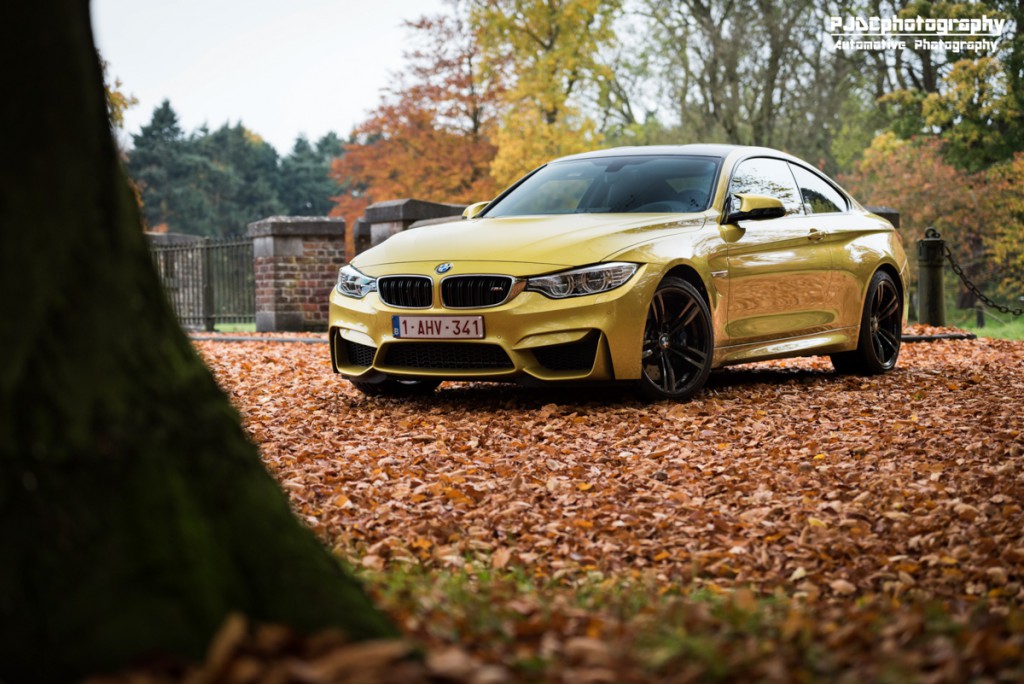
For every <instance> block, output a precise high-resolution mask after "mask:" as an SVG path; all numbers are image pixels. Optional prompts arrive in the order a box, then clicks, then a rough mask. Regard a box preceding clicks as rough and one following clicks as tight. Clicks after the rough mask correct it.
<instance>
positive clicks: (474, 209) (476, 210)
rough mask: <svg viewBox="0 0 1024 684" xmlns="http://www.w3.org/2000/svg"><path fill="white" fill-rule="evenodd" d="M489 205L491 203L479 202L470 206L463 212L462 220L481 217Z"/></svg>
mask: <svg viewBox="0 0 1024 684" xmlns="http://www.w3.org/2000/svg"><path fill="white" fill-rule="evenodd" d="M488 204H490V202H477V203H476V204H470V205H469V206H468V207H466V209H465V210H464V211H463V212H462V218H464V219H471V218H476V217H477V216H479V215H480V212H481V211H483V210H484V207H486V206H487V205H488Z"/></svg>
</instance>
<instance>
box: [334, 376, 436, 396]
mask: <svg viewBox="0 0 1024 684" xmlns="http://www.w3.org/2000/svg"><path fill="white" fill-rule="evenodd" d="M349 382H351V383H352V385H353V386H354V387H355V388H356V389H357V390H359V391H360V392H362V393H363V394H365V395H366V396H368V397H424V396H427V395H429V394H433V393H434V390H436V389H437V386H438V385H440V384H441V381H440V380H405V379H398V378H387V379H386V380H384V381H383V382H360V381H359V380H350V381H349Z"/></svg>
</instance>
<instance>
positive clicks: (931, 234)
mask: <svg viewBox="0 0 1024 684" xmlns="http://www.w3.org/2000/svg"><path fill="white" fill-rule="evenodd" d="M924 234H925V237H927V238H938V237H939V231H937V230H935V229H934V228H929V229H928V230H926V231H925V232H924ZM942 251H943V253H944V254H945V256H946V261H948V262H949V265H950V266H951V267H952V268H953V273H956V274H957V276H959V278H960V280H962V281H963V283H964V286H965V287H966V288H967V289H968V290H970V291H971V293H972V294H973V295H974V296H975V297H977V298H978V299H980V300H981V301H982V302H983V303H984V304H985V305H986V306H989V307H991V308H993V309H995V310H996V311H999V312H1000V313H1004V314H1012V315H1014V316H1022V315H1024V307H1021V308H1016V309H1011V308H1010V307H1008V306H1006V305H1005V304H998V303H996V302H994V301H992V300H991V299H990V298H989V297H987V296H986V295H985V293H984V292H982V291H981V290H980V289H979V288H978V286H977V285H975V284H974V283H973V282H972V281H971V279H970V278H968V277H967V274H965V273H964V269H963V268H962V267H961V266H960V264H958V263H957V261H956V259H954V258H953V253H952V252H951V251H950V250H949V245H948V244H946V243H945V242H943V243H942Z"/></svg>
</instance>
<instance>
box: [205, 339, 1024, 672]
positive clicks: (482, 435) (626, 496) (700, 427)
mask: <svg viewBox="0 0 1024 684" xmlns="http://www.w3.org/2000/svg"><path fill="white" fill-rule="evenodd" d="M196 346H197V348H198V349H199V350H200V352H201V353H202V355H203V357H204V358H205V359H206V361H207V362H208V363H209V364H210V366H211V367H212V368H213V370H214V372H215V374H216V376H217V378H218V381H219V382H220V383H221V385H222V386H223V387H224V388H225V390H226V391H227V392H228V393H229V394H230V395H231V397H232V400H233V402H234V403H235V405H236V406H237V407H238V409H239V410H240V412H241V413H242V416H243V420H244V423H245V425H246V428H247V430H248V432H249V434H250V435H251V437H252V439H253V441H254V442H256V443H257V444H258V445H259V446H260V449H261V452H262V455H263V458H264V461H265V462H266V464H267V466H268V468H269V469H270V471H271V472H272V473H273V475H274V476H275V477H276V478H277V479H278V481H279V482H280V483H281V485H282V486H283V488H284V489H285V491H286V492H287V493H288V495H289V497H290V499H291V502H292V505H293V507H294V509H295V511H296V513H297V514H298V515H299V516H300V517H301V518H302V519H303V520H305V521H306V522H307V524H309V526H310V527H311V528H312V529H314V530H315V531H316V533H317V534H318V535H319V536H320V537H321V539H323V540H324V542H325V543H327V544H328V545H329V546H330V547H332V548H334V549H335V551H336V552H337V553H338V554H339V555H340V556H342V557H344V558H345V559H347V560H348V561H349V562H350V563H351V564H352V565H354V566H356V567H359V568H362V569H363V572H364V573H365V574H366V575H367V576H369V577H380V576H385V575H389V574H392V575H393V574H394V573H396V572H405V571H409V572H425V573H428V574H429V573H435V575H434V576H437V575H436V573H455V574H458V573H469V574H470V575H471V576H478V575H479V574H480V573H484V572H490V573H510V572H515V573H522V576H524V577H526V578H530V579H531V581H538V580H543V582H545V583H547V584H546V585H545V586H548V587H555V588H552V589H550V591H551V592H553V593H551V594H550V596H549V597H548V598H550V599H551V600H552V601H553V602H554V603H556V604H557V603H558V600H568V599H566V597H567V596H573V593H574V591H575V590H574V587H576V588H577V589H578V588H579V586H581V582H582V583H583V584H584V585H586V586H588V587H598V588H600V587H601V586H604V584H603V583H610V584H608V585H607V586H608V587H614V586H616V583H617V582H620V581H631V582H640V583H641V584H644V585H645V586H651V585H653V586H659V587H662V588H663V589H664V591H682V592H684V593H693V592H704V593H705V594H706V595H708V596H712V597H714V596H722V595H729V596H730V597H732V598H731V599H730V600H735V597H737V596H739V597H743V599H744V600H746V598H747V597H748V594H747V593H742V594H739V593H736V592H737V591H742V592H749V597H750V598H751V600H752V601H762V600H764V599H765V598H766V597H767V598H770V597H775V598H776V599H777V600H780V601H783V603H785V604H786V605H790V603H789V602H794V603H792V605H794V606H796V605H799V606H803V607H805V608H807V611H806V612H800V611H797V613H794V614H795V615H796V617H793V618H792V619H791V622H792V624H790V623H787V622H786V620H787V619H788V618H787V617H785V616H783V617H780V618H779V625H780V629H781V630H783V631H785V630H790V632H791V634H790V636H791V637H793V635H799V634H804V633H805V631H806V630H810V631H809V632H807V633H808V634H813V635H815V636H814V639H815V640H818V639H826V637H827V642H828V643H829V644H831V643H832V642H835V643H836V644H842V643H846V642H847V641H858V640H867V642H870V643H879V644H881V643H884V642H885V639H884V635H883V634H873V633H871V629H873V628H872V625H875V627H877V628H878V629H883V628H891V629H894V630H895V631H896V633H898V634H899V635H902V634H905V633H906V634H910V635H911V636H908V637H906V638H907V639H908V640H909V639H911V637H912V636H913V635H914V634H918V633H922V634H923V633H924V632H922V631H921V630H920V629H918V628H917V627H915V625H918V624H919V623H920V624H923V622H921V621H922V620H924V618H922V617H921V612H920V611H921V610H922V606H928V605H938V606H941V610H942V611H945V612H946V613H948V615H949V616H951V619H954V620H960V621H961V623H962V624H966V622H965V620H967V617H966V616H970V615H974V614H975V613H977V611H981V612H982V614H984V615H987V616H990V618H991V619H992V620H995V621H996V622H998V629H996V628H993V631H992V632H991V634H995V635H998V636H992V637H991V638H992V643H989V642H988V641H986V639H988V638H989V637H987V636H985V635H986V634H989V633H988V632H985V631H981V632H978V634H979V635H980V636H978V638H979V639H981V641H980V642H978V643H974V642H971V644H969V645H970V646H971V648H972V649H973V650H972V651H971V652H972V653H981V652H982V651H984V652H985V653H988V654H989V655H991V654H992V653H997V654H999V653H1001V654H1002V655H1001V656H999V657H995V658H994V660H993V662H999V663H1004V664H1005V662H1006V661H1007V660H1008V661H1009V662H1011V664H1012V663H1013V662H1016V663H1017V667H1018V669H1017V670H1016V672H1017V673H1018V674H1019V673H1020V672H1021V670H1020V658H1021V657H1022V656H1021V647H1022V643H1021V632H1022V626H1021V618H1020V614H1021V613H1020V609H1021V606H1022V602H1024V588H1022V582H1024V512H1022V505H1024V470H1022V467H1021V466H1022V464H1024V438H1022V435H1021V433H1022V431H1024V418H1022V417H1021V407H1022V406H1024V343H1021V342H1011V341H1000V340H988V339H981V340H977V341H941V342H935V343H930V344H913V345H906V346H904V348H903V352H902V355H901V358H900V363H899V366H898V368H897V369H896V371H895V372H892V373H890V374H887V375H884V376H876V377H867V378H864V377H851V376H840V375H836V374H834V373H833V372H832V371H831V366H830V365H829V363H828V361H827V359H821V358H809V359H794V360H785V361H774V362H767V363H760V364H753V365H749V366H742V367H736V368H733V369H726V370H723V371H720V372H716V373H715V374H713V375H712V378H711V380H710V381H709V384H708V387H707V389H705V391H704V392H703V393H702V394H701V395H699V397H698V398H697V399H695V400H694V401H691V402H689V403H683V404H678V403H672V402H661V403H652V404H648V403H643V402H641V401H639V400H637V399H636V398H634V397H633V396H631V395H630V394H629V393H628V392H626V391H624V390H623V389H621V388H619V389H615V388H613V389H602V390H598V389H591V388H584V389H580V388H575V389H554V388H544V389H523V388H518V387H515V386H506V385H499V384H489V383H472V384H459V383H446V384H445V385H442V387H441V389H440V390H439V391H438V392H437V393H436V394H435V395H433V396H431V397H429V398H425V399H415V400H409V399H406V400H392V399H370V398H366V397H363V396H362V395H361V394H359V393H358V392H357V391H356V390H355V389H354V388H353V387H352V386H351V385H350V384H349V383H347V382H346V381H344V380H342V379H341V378H340V377H339V376H336V375H334V374H332V373H331V372H330V361H329V355H328V350H327V346H326V345H317V344H308V345H307V344H281V343H269V342H268V343H264V342H248V343H219V342H197V343H196ZM371 584H372V582H371ZM559 586H560V587H562V589H561V590H559V589H557V587H559ZM597 590H599V589H595V591H597ZM545 591H548V590H547V589H546V590H545ZM559 591H562V592H563V593H562V594H559V593H558V592H559ZM659 591H661V590H659ZM540 596H541V599H540V601H541V603H537V601H538V598H537V597H536V596H532V597H527V599H528V600H526V601H525V602H524V605H523V606H521V608H522V610H521V611H519V614H520V615H521V617H522V620H521V622H520V624H511V625H504V626H502V628H501V629H502V631H501V633H502V634H505V636H506V637H507V638H506V640H505V641H504V642H501V643H475V644H472V650H473V651H474V652H475V654H477V655H479V656H480V657H482V658H484V659H485V660H490V661H492V662H499V663H503V664H505V665H509V666H511V667H513V668H514V669H515V671H517V672H520V673H522V671H523V670H522V663H523V662H525V661H528V660H529V659H530V658H531V657H538V658H543V657H549V659H550V657H553V656H552V654H555V655H556V656H557V659H559V660H565V661H572V662H575V661H581V662H582V661H585V660H586V659H587V658H588V657H590V656H587V655H586V653H588V652H589V651H588V650H587V649H588V648H590V647H593V646H594V645H593V644H590V643H589V642H587V643H584V642H582V641H575V642H572V641H571V640H572V639H577V638H584V637H585V638H590V639H595V640H597V642H599V643H604V644H606V645H607V644H609V643H612V644H614V643H616V642H618V643H624V637H623V636H622V634H618V635H617V634H616V633H615V629H612V627H614V626H615V625H618V627H616V629H619V628H621V625H622V624H623V622H622V621H621V620H619V621H616V620H610V621H605V622H607V624H604V623H602V624H597V623H595V625H590V626H588V625H589V623H588V622H587V620H588V619H589V618H588V617H587V616H586V615H585V614H584V616H583V617H579V616H577V618H574V619H573V620H569V619H568V618H566V621H565V623H564V624H548V623H546V622H544V620H546V619H548V618H544V620H541V622H542V623H543V625H541V627H543V629H541V627H538V629H541V634H540V636H539V637H538V638H537V639H534V640H533V641H531V637H530V635H529V634H528V633H527V634H522V635H521V634H519V633H518V632H517V630H520V629H522V628H523V625H528V624H529V621H530V619H531V615H534V616H536V615H539V614H544V615H549V616H550V607H549V606H544V605H542V603H543V601H544V600H546V599H544V598H543V594H541V595H540ZM559 596H561V599H559V598H558V597H559ZM552 597H553V598H552ZM419 598H422V597H418V599H419ZM506 598H507V600H508V601H515V600H516V595H515V594H512V595H510V596H509V597H506ZM531 601H532V602H533V603H531ZM384 603H385V604H387V601H384ZM416 605H418V602H413V603H409V602H405V603H403V601H402V600H401V599H394V598H392V599H391V604H390V606H388V605H386V607H390V609H391V610H392V612H393V614H394V615H395V616H396V618H397V619H398V621H399V622H400V623H401V624H402V625H403V626H404V627H405V629H406V630H408V631H409V632H410V633H411V634H412V635H413V636H416V637H418V638H421V639H424V640H425V641H426V643H427V644H428V645H429V646H431V647H434V648H437V647H439V646H441V645H442V644H444V643H456V642H459V641H466V640H467V638H466V637H467V635H466V634H461V633H445V634H438V630H436V629H435V630H432V629H431V627H430V625H429V624H427V623H428V622H429V620H428V619H425V617H424V616H425V615H428V614H429V613H430V611H429V606H427V607H425V608H424V612H423V613H422V614H419V615H417V613H416V608H415V606H416ZM901 607H905V608H901ZM506 608H508V607H507V606H506ZM441 610H442V611H443V607H442V608H441ZM794 610H795V609H794ZM801 610H803V609H801ZM511 613H512V614H515V613H516V606H514V605H513V606H512V608H511ZM815 614H817V615H819V616H820V622H819V623H815V625H814V626H813V627H808V626H807V625H804V624H803V622H802V621H803V620H806V619H808V615H815ZM913 616H917V617H913ZM593 617H594V619H595V620H598V622H601V621H602V620H604V618H601V617H600V616H599V615H596V614H595V615H594V616H593ZM903 618H906V620H909V623H908V624H907V625H903V626H902V627H893V625H897V624H899V620H901V619H903ZM971 619H972V620H974V619H975V618H971ZM872 620H875V622H872ZM570 622H571V623H572V626H571V628H570V626H569V623H570ZM698 622H699V621H698ZM829 624H831V625H833V629H832V631H831V632H829V631H828V630H827V629H826V626H827V625H829ZM970 624H972V625H974V624H976V623H975V622H971V623H970ZM908 625H909V626H908ZM886 626H887V627H886ZM862 629H863V630H865V632H866V633H861V632H860V631H858V630H862ZM915 629H917V632H915V631H914V630H915ZM822 630H825V631H822ZM851 630H853V631H852V632H851ZM528 631H529V629H528V628H527V632H528ZM848 632H850V633H849V634H848ZM549 633H551V634H553V635H554V636H551V637H550V638H548V637H546V636H545V635H547V634H549ZM545 638H547V639H548V641H547V642H544V639H545ZM794 638H796V637H794ZM808 638H811V637H808ZM552 639H553V640H554V641H553V642H552V641H551V640H552ZM982 642H984V643H982ZM517 643H531V644H534V646H530V647H529V648H528V649H527V650H528V651H530V652H522V649H519V650H517ZM570 643H572V644H574V645H573V646H572V648H570V646H569V644H570ZM823 643H824V642H823ZM892 643H893V644H894V646H893V647H898V646H899V643H900V642H899V639H898V638H897V639H895V640H894V641H893V642H892ZM929 643H930V642H929ZM943 643H945V642H943ZM953 643H954V642H953V641H950V642H949V644H947V645H948V646H949V648H953V646H952V645H950V644H953ZM933 647H934V648H938V649H939V650H940V651H941V650H942V648H946V646H942V645H941V644H940V645H938V646H935V645H934V644H933V646H929V647H928V648H932V649H933V650H934V648H933ZM922 648H923V647H922ZM530 649H533V650H530ZM566 649H569V650H571V651H572V652H573V653H575V654H576V655H573V656H572V657H571V658H570V657H569V655H568V652H567V650H566ZM594 649H596V647H594ZM985 649H989V650H988V651H986V650H985ZM999 649H1003V650H1002V651H1000V650H999ZM545 653H546V654H547V656H544V654H545ZM917 655H918V656H920V659H922V660H921V663H923V664H921V665H920V668H918V669H919V671H921V672H926V671H927V672H932V673H935V672H940V674H941V668H939V666H938V665H934V666H933V665H928V664H927V663H929V662H932V661H935V662H936V663H939V662H940V661H941V662H947V661H946V660H943V658H941V657H939V656H938V655H935V653H932V652H931V651H929V652H928V653H918V654H917ZM595 657H596V656H595ZM979 658H980V656H979ZM929 659H931V660H929ZM1014 659H1016V660H1014ZM770 660H771V659H766V660H765V662H769V661H770ZM971 662H974V661H968V663H967V665H966V666H970V665H971ZM978 662H980V661H978ZM974 664H975V665H977V662H974ZM784 665H785V662H783V664H782V665H779V667H780V668H783V669H782V670H781V672H782V674H785V668H784ZM966 666H965V667H966ZM587 667H588V668H589V667H590V666H587ZM516 668H518V669H516ZM584 669H587V668H584ZM590 669H593V668H590ZM597 669H598V670H600V669H601V668H597ZM580 671H581V670H579V669H578V668H577V669H573V670H569V671H567V672H570V673H576V675H578V674H579V672H580ZM616 671H617V672H619V673H620V675H621V673H622V672H623V670H621V668H620V669H619V670H616ZM985 671H986V672H987V671H988V670H985ZM559 672H562V671H561V670H559ZM957 672H960V671H959V670H958V671H957ZM591 674H593V675H594V676H595V677H598V679H595V680H593V681H598V680H599V674H600V673H597V674H595V673H591ZM704 674H706V672H704ZM761 674H762V675H764V676H766V677H770V674H771V673H768V674H765V673H761ZM790 674H792V673H790ZM559 676H562V675H561V674H560V675H559ZM565 676H566V677H568V675H565ZM573 676H575V675H573ZM581 676H582V675H581ZM602 676H603V675H602ZM780 677H781V678H783V679H785V677H784V676H782V675H780ZM569 679H571V677H569ZM567 681H568V679H567ZM580 681H583V680H580ZM936 681H946V680H945V679H943V678H942V677H938V678H937V679H936Z"/></svg>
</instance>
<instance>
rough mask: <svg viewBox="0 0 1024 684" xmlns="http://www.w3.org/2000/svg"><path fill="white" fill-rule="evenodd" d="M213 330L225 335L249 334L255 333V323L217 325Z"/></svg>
mask: <svg viewBox="0 0 1024 684" xmlns="http://www.w3.org/2000/svg"><path fill="white" fill-rule="evenodd" d="M213 328H214V330H216V331H217V332H225V333H251V332H256V324H255V323H218V324H217V325H215V326H214V327H213Z"/></svg>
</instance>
